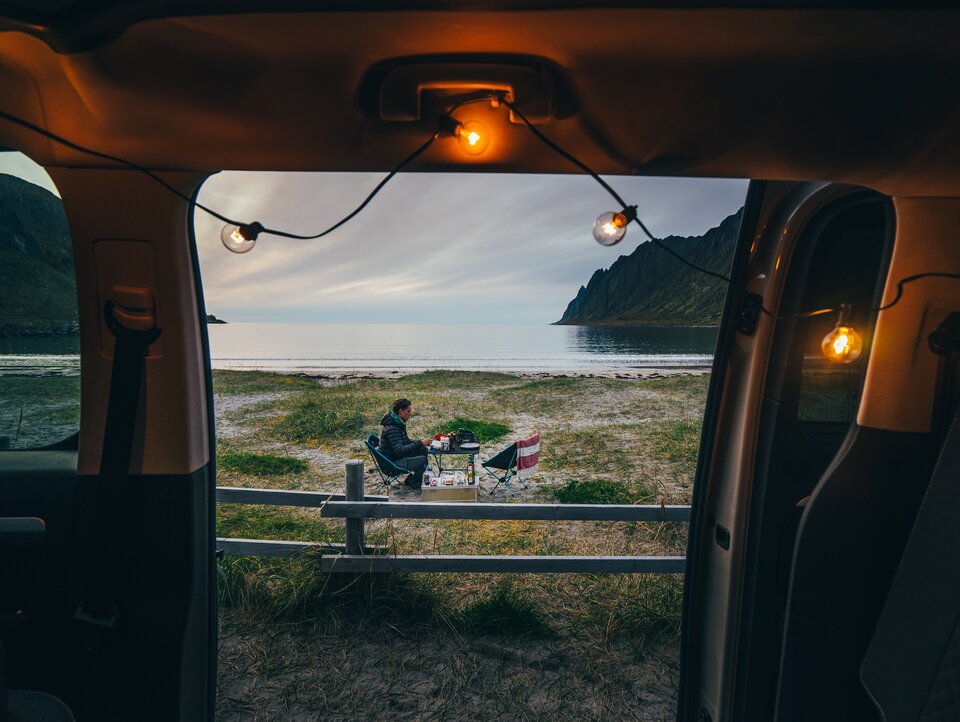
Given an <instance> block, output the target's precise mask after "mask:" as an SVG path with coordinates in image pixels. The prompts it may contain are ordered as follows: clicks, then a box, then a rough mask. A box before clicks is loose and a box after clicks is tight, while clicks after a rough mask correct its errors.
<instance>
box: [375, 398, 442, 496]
mask: <svg viewBox="0 0 960 722" xmlns="http://www.w3.org/2000/svg"><path fill="white" fill-rule="evenodd" d="M411 416H413V403H411V401H410V399H397V400H396V401H394V402H393V410H392V411H389V412H387V413H386V414H384V416H383V418H382V419H380V426H382V427H383V428H382V429H381V430H380V447H379V448H380V451H381V452H382V453H383V455H384V456H386V457H387V458H388V459H390V461H392V462H393V463H394V464H396V465H397V466H399V467H400V468H401V469H406V470H407V471H409V472H410V474H409V475H408V476H407V478H406V479H405V480H404V482H403V483H404V484H405V485H406V486H412V487H415V488H417V489H419V488H420V484H421V482H422V481H423V472H424V471H425V470H426V468H427V448H428V447H429V446H430V441H431V439H413V440H411V439H410V436H409V435H408V434H407V420H408V419H409V418H410V417H411Z"/></svg>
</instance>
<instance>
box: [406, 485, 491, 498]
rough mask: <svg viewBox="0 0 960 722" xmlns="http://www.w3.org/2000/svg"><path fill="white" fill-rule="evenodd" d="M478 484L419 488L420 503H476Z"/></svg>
mask: <svg viewBox="0 0 960 722" xmlns="http://www.w3.org/2000/svg"><path fill="white" fill-rule="evenodd" d="M479 488H480V485H479V484H474V485H473V486H421V487H420V501H476V500H477V489H479Z"/></svg>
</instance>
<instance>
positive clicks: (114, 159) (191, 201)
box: [0, 93, 960, 321]
mask: <svg viewBox="0 0 960 722" xmlns="http://www.w3.org/2000/svg"><path fill="white" fill-rule="evenodd" d="M493 98H497V99H499V101H500V102H501V103H502V104H503V105H505V106H506V107H507V108H509V109H510V110H511V111H512V112H513V114H514V115H515V116H516V117H518V118H520V120H521V121H522V122H523V124H524V125H525V126H526V127H527V129H528V130H529V131H530V132H531V133H533V135H534V136H536V137H537V138H538V139H539V140H540V141H541V142H542V143H544V144H545V145H546V146H547V147H548V148H550V149H551V150H553V151H554V152H555V153H557V154H558V155H560V156H561V157H563V158H565V159H566V160H568V161H569V162H570V163H572V164H573V165H575V166H577V167H578V168H579V169H580V170H582V171H583V172H584V173H587V174H588V175H589V176H590V177H591V178H593V179H594V180H595V181H596V182H597V183H599V184H600V186H601V187H602V188H603V189H604V190H605V191H607V193H609V194H610V196H611V197H612V198H613V199H614V200H615V201H617V203H619V204H620V207H621V208H622V209H623V210H624V211H627V210H631V211H633V212H630V213H629V217H630V220H632V221H633V222H635V223H636V224H637V225H638V226H640V229H641V230H642V231H643V232H644V233H645V234H646V236H647V238H649V239H650V241H651V242H652V243H654V244H655V245H656V246H658V247H659V248H661V249H663V250H664V251H666V252H667V253H669V254H670V255H671V256H673V257H674V258H676V259H677V260H678V261H680V262H681V263H683V264H685V265H687V266H689V267H690V268H692V269H693V270H695V271H698V272H699V273H703V274H705V275H707V276H711V277H713V278H717V279H719V280H721V281H723V282H724V283H727V284H729V285H730V286H732V287H733V288H734V289H735V290H737V291H739V292H740V293H741V294H742V295H743V296H744V297H746V298H751V297H752V294H750V293H749V292H748V291H747V290H746V289H745V288H743V287H742V286H740V285H739V284H737V283H734V281H733V279H731V278H729V277H728V276H724V275H723V274H721V273H717V272H715V271H711V270H710V269H708V268H703V267H702V266H698V265H697V264H695V263H693V262H692V261H689V260H687V259H686V258H684V257H683V256H681V255H680V254H679V253H677V252H676V251H674V250H673V249H672V248H670V247H669V246H667V245H666V244H664V243H663V241H661V240H660V239H659V238H657V237H655V236H654V235H653V234H652V233H651V232H650V229H648V228H647V227H646V226H645V225H644V223H643V221H641V220H640V218H638V217H637V214H636V212H635V206H628V205H627V202H626V201H625V200H623V198H621V197H620V194H619V193H617V192H616V191H615V190H614V189H613V188H612V187H611V186H610V184H609V183H607V182H606V181H605V180H604V179H603V178H601V177H600V175H599V174H598V173H596V172H595V171H594V170H593V169H592V168H590V167H589V166H588V165H587V164H586V163H584V162H583V161H581V160H580V159H579V158H577V157H576V156H574V155H573V154H571V153H569V152H567V151H566V150H564V149H563V148H562V147H560V146H559V145H557V144H556V143H554V142H553V141H552V140H550V139H549V138H548V137H547V136H545V135H544V134H543V133H541V132H540V130H538V129H537V128H536V127H535V126H534V125H533V124H532V123H531V122H530V121H529V120H528V119H527V117H526V116H525V115H524V114H523V112H522V111H520V109H519V108H517V106H516V105H514V104H513V103H512V102H510V101H509V100H507V99H506V96H505V94H503V93H494V94H484V95H481V96H476V97H470V98H465V99H463V100H461V101H459V102H457V103H455V104H454V105H453V106H452V107H451V108H450V109H449V110H448V111H447V113H446V115H447V116H448V117H449V116H450V113H453V112H454V111H456V110H457V109H459V108H461V107H462V106H464V105H468V104H470V103H478V102H483V101H487V100H491V99H493ZM0 118H3V119H4V120H7V121H8V122H10V123H13V124H14V125H19V126H20V127H22V128H26V129H27V130H29V131H32V132H34V133H36V134H37V135H40V136H42V137H44V138H48V139H49V140H52V141H54V142H56V143H60V144H61V145H63V146H65V147H67V148H71V149H73V150H75V151H78V152H80V153H84V154H85V155H89V156H91V157H93V158H100V159H101V160H107V161H110V162H111V163H118V164H120V165H122V166H126V167H127V168H130V169H132V170H135V171H139V172H140V173H143V174H144V175H146V176H147V177H148V178H150V179H152V180H153V181H155V182H156V183H158V184H160V185H161V186H162V187H163V188H165V189H166V190H168V191H169V192H170V193H172V194H173V195H175V196H176V197H177V198H180V199H181V200H183V201H185V202H186V203H187V204H188V206H189V207H191V208H199V209H200V210H201V211H203V212H204V213H207V214H208V215H210V216H212V217H213V218H216V219H217V220H219V221H223V222H224V223H227V224H230V225H235V226H242V227H247V228H250V227H253V226H257V227H259V232H260V233H269V234H272V235H275V236H280V237H283V238H292V239H297V240H313V239H316V238H322V237H323V236H326V235H327V234H329V233H332V232H333V231H335V230H337V229H338V228H340V226H342V225H343V224H345V223H347V222H348V221H350V220H351V219H353V218H354V217H356V216H357V214H359V213H360V212H361V211H362V210H363V209H364V208H366V207H367V205H368V204H369V203H370V201H372V200H373V199H374V197H376V195H377V194H378V193H379V192H380V191H381V190H382V189H383V187H384V186H385V185H386V184H387V183H389V182H390V181H391V180H392V179H393V177H394V176H395V175H397V173H399V172H400V171H401V170H403V169H404V168H405V167H406V166H408V165H409V164H410V163H412V162H413V161H414V160H416V159H417V158H418V157H419V156H420V155H422V154H423V153H424V152H426V150H427V149H428V148H429V147H430V146H431V145H433V143H434V141H435V140H436V139H437V138H438V137H439V136H440V131H439V130H437V131H434V133H433V134H432V135H431V136H430V137H429V138H428V139H427V140H426V142H424V143H423V144H422V145H420V147H418V148H417V149H416V150H414V151H413V152H412V153H411V154H410V155H408V156H407V157H406V158H404V159H403V160H402V161H400V163H398V164H397V165H396V166H395V167H394V169H393V170H391V171H390V172H389V173H388V174H387V175H386V176H385V177H384V178H383V179H382V180H381V181H380V182H379V183H378V184H377V185H376V186H375V187H374V189H373V190H372V191H370V193H369V194H368V195H367V196H366V198H364V199H363V201H362V202H361V203H360V205H359V206H357V207H356V208H355V209H354V210H353V211H351V212H350V213H348V214H347V215H346V216H344V217H343V218H341V219H340V220H339V221H337V222H336V223H335V224H333V225H332V226H330V227H329V228H327V229H325V230H323V231H321V232H320V233H314V234H312V235H301V234H297V233H290V232H289V231H282V230H280V229H277V228H265V227H263V226H261V225H260V224H259V223H253V224H243V223H241V222H240V221H236V220H234V219H232V218H229V217H227V216H225V215H223V214H221V213H218V212H217V211H215V210H213V209H212V208H209V207H208V206H205V205H203V204H202V203H200V202H199V201H197V200H196V199H195V198H192V197H190V196H188V195H186V194H184V193H182V192H181V191H180V190H179V189H178V188H176V187H175V186H173V185H171V184H170V183H167V181H165V180H164V179H163V178H161V177H160V176H158V175H157V174H156V173H154V172H153V171H151V170H149V169H148V168H144V167H143V166H141V165H139V164H137V163H134V162H133V161H129V160H126V159H125V158H120V157H118V156H115V155H110V154H109V153H102V152H100V151H96V150H93V149H91V148H87V147H85V146H82V145H80V144H79V143H74V142H73V141H71V140H67V139H66V138H64V137H63V136H60V135H57V134H56V133H53V132H52V131H49V130H47V129H46V128H41V127H40V126H38V125H36V124H34V123H31V122H30V121H27V120H24V119H23V118H19V117H17V116H15V115H12V114H10V113H7V112H4V111H2V110H0ZM934 277H935V278H954V279H960V274H957V273H942V272H927V273H918V274H915V275H913V276H907V277H906V278H901V279H900V280H899V281H897V292H896V295H895V296H894V298H893V300H892V301H891V302H890V303H888V304H886V305H883V306H878V307H877V308H871V309H868V310H869V312H871V313H874V312H880V311H886V310H887V309H889V308H892V307H893V306H895V305H896V304H898V303H899V302H900V300H901V299H902V298H903V287H904V286H905V285H906V284H908V283H913V282H914V281H918V280H920V279H922V278H934ZM755 303H756V306H757V309H758V310H759V311H760V312H761V313H765V314H766V315H768V316H770V317H771V318H772V319H774V320H777V321H779V320H785V319H798V318H810V317H812V316H819V315H821V314H824V313H833V312H834V311H835V310H836V309H833V308H822V309H819V310H817V311H806V312H803V313H796V314H790V315H785V316H777V315H775V314H774V313H773V312H771V311H770V310H769V309H767V308H766V307H764V306H763V304H761V303H759V302H755Z"/></svg>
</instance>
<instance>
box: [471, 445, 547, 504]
mask: <svg viewBox="0 0 960 722" xmlns="http://www.w3.org/2000/svg"><path fill="white" fill-rule="evenodd" d="M539 460H540V432H539V431H538V432H537V433H535V434H534V435H533V436H531V437H529V438H526V439H521V440H520V441H515V442H513V443H512V444H510V446H508V447H507V448H506V449H504V450H503V451H501V452H500V453H499V454H497V455H496V456H494V457H493V458H492V459H487V460H486V461H484V462H481V464H480V466H482V467H483V468H484V470H485V471H486V472H487V473H488V474H489V475H490V476H492V477H493V478H494V479H496V480H497V483H496V484H494V485H493V488H492V489H491V490H490V493H491V494H493V493H494V492H496V490H497V487H498V486H500V485H501V484H503V488H504V489H506V490H507V493H508V494H510V496H513V489H511V488H510V480H511V479H513V477H517V481H519V482H520V486H522V487H523V488H524V489H526V488H527V483H526V482H525V481H524V480H523V475H524V474H525V473H526V474H530V473H532V472H533V470H534V469H535V468H536V466H537V463H538V462H539ZM494 470H496V471H494ZM497 471H499V472H501V473H500V475H499V476H498V475H497V473H496V472H497Z"/></svg>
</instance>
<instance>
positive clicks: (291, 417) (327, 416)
mask: <svg viewBox="0 0 960 722" xmlns="http://www.w3.org/2000/svg"><path fill="white" fill-rule="evenodd" d="M367 425H368V421H367V417H366V416H365V415H364V410H363V408H362V407H360V406H357V405H353V404H351V405H343V404H339V403H336V399H330V398H324V397H320V398H309V399H305V400H302V401H299V402H297V404H296V405H295V406H294V408H293V411H291V413H289V414H287V415H285V416H283V417H282V418H280V419H278V420H277V421H276V422H275V423H274V426H273V430H274V431H275V433H276V435H277V436H278V438H280V439H283V440H284V441H292V442H301V443H302V442H312V443H317V442H320V441H324V440H329V439H345V438H352V437H358V436H360V435H362V434H363V431H364V429H365V428H366V427H367Z"/></svg>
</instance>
